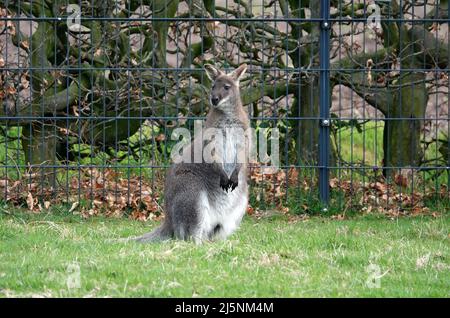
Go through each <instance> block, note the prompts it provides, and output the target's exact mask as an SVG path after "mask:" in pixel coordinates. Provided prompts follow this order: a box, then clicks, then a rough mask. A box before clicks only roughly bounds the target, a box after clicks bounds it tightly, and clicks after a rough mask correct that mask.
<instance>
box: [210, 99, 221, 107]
mask: <svg viewBox="0 0 450 318" xmlns="http://www.w3.org/2000/svg"><path fill="white" fill-rule="evenodd" d="M211 103H212V104H213V105H214V106H217V104H219V98H218V97H212V98H211Z"/></svg>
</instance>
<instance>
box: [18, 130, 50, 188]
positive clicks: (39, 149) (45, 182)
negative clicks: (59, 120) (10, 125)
mask: <svg viewBox="0 0 450 318" xmlns="http://www.w3.org/2000/svg"><path fill="white" fill-rule="evenodd" d="M22 147H23V150H24V152H25V161H26V163H27V164H28V165H32V166H33V168H32V169H31V171H30V172H31V173H32V174H33V175H35V176H36V177H37V180H39V182H40V183H41V185H42V186H52V187H53V188H55V187H56V168H54V167H48V166H55V165H56V164H57V159H56V152H57V147H58V136H57V135H56V133H55V125H44V124H43V123H33V124H30V125H27V126H24V127H23V131H22ZM40 166H44V167H40ZM45 166H47V167H45Z"/></svg>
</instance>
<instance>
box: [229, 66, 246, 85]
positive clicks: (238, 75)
mask: <svg viewBox="0 0 450 318" xmlns="http://www.w3.org/2000/svg"><path fill="white" fill-rule="evenodd" d="M245 71H247V64H242V65H241V66H239V67H238V68H237V69H235V70H234V71H233V72H231V73H230V75H229V76H230V77H231V78H232V79H234V80H235V81H237V82H239V80H240V79H241V78H242V76H244V74H245Z"/></svg>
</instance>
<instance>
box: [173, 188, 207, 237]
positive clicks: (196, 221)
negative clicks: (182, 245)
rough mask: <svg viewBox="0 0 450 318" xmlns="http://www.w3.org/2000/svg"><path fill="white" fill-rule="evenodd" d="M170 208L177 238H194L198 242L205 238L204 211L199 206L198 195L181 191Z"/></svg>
mask: <svg viewBox="0 0 450 318" xmlns="http://www.w3.org/2000/svg"><path fill="white" fill-rule="evenodd" d="M168 209H170V212H171V215H172V216H173V217H172V223H173V229H174V235H175V237H176V238H177V239H181V240H186V241H187V240H193V241H194V242H196V243H199V242H201V241H202V240H203V239H204V233H203V229H202V219H203V216H202V211H201V209H200V206H199V200H198V197H196V196H192V195H190V196H188V195H186V193H180V194H179V195H177V197H175V198H173V200H172V204H170V206H169V207H168Z"/></svg>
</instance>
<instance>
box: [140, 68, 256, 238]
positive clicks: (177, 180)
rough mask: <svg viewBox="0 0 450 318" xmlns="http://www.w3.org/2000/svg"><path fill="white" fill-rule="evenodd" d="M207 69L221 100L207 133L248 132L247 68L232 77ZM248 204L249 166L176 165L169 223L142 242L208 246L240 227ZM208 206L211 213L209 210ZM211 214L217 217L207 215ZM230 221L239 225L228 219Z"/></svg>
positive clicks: (168, 188)
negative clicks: (242, 85) (243, 89)
mask: <svg viewBox="0 0 450 318" xmlns="http://www.w3.org/2000/svg"><path fill="white" fill-rule="evenodd" d="M205 69H206V72H207V75H208V77H209V78H210V79H211V80H212V81H213V83H214V85H213V87H212V89H211V94H210V100H212V99H213V98H218V99H219V101H216V102H217V103H216V104H215V105H213V104H211V109H210V111H209V113H208V116H207V119H206V122H205V125H204V126H205V128H210V127H211V128H217V129H221V130H222V131H225V130H226V129H227V128H242V129H243V130H244V131H245V130H246V129H247V128H248V127H249V120H248V115H247V113H246V112H245V111H244V108H243V106H242V102H241V97H240V92H239V79H240V78H241V77H242V75H243V74H244V73H245V70H246V65H245V64H244V65H241V66H240V67H239V68H237V69H236V70H235V71H233V72H232V73H231V74H228V75H226V74H225V73H224V72H222V71H220V70H218V69H216V68H214V67H212V66H207V67H205ZM226 138H228V137H226ZM191 145H192V142H191ZM190 151H192V147H191V150H189V152H190ZM190 153H191V152H190ZM191 155H192V153H191ZM205 193H206V198H205V197H204V194H205ZM202 195H203V197H202ZM247 200H248V185H247V165H246V163H237V162H236V161H234V162H231V163H224V164H220V163H206V162H202V163H178V164H172V165H171V167H170V168H169V170H168V172H167V175H166V182H165V219H164V223H163V224H162V225H161V226H160V227H159V228H157V229H155V230H154V231H153V232H150V233H147V234H145V235H143V236H141V237H138V238H137V239H136V241H138V242H154V241H163V240H168V239H171V238H177V239H182V240H190V239H193V240H194V241H196V242H202V241H204V240H211V239H215V238H218V237H219V238H226V237H227V236H228V235H230V234H231V233H232V232H233V231H234V229H235V228H236V227H237V226H238V224H239V223H240V221H241V218H242V215H243V212H242V209H244V211H245V207H246V204H247ZM205 202H207V204H208V205H207V207H209V208H205V207H204V204H205ZM241 202H242V203H241ZM223 209H229V211H227V210H225V211H224V210H223ZM236 211H237V212H236ZM207 213H212V214H214V215H205V214H207ZM228 217H229V218H233V220H227V218H228ZM205 219H207V220H214V222H216V221H215V220H222V221H217V223H214V224H213V223H211V222H213V221H211V222H209V223H208V222H205ZM228 221H230V222H228ZM235 223H236V224H235ZM230 224H231V226H230Z"/></svg>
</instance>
